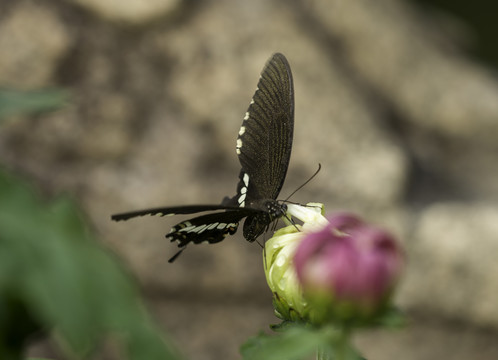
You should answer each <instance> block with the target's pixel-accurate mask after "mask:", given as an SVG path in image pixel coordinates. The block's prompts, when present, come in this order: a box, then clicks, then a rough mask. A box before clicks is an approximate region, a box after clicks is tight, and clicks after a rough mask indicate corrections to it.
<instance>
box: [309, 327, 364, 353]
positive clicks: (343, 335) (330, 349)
mask: <svg viewBox="0 0 498 360" xmlns="http://www.w3.org/2000/svg"><path fill="white" fill-rule="evenodd" d="M350 341H351V331H350V329H349V328H348V327H343V328H341V329H339V331H338V332H335V333H334V336H332V337H331V339H330V345H329V346H326V347H324V346H322V347H319V348H318V350H317V353H316V359H317V360H357V359H358V357H357V354H356V353H355V351H354V350H353V347H352V346H351V343H350Z"/></svg>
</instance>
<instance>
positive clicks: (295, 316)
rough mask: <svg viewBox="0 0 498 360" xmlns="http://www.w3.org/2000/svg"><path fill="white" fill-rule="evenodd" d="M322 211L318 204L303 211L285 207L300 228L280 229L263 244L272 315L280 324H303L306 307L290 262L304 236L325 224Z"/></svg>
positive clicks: (303, 208) (293, 226) (304, 208)
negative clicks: (271, 298) (273, 311)
mask: <svg viewBox="0 0 498 360" xmlns="http://www.w3.org/2000/svg"><path fill="white" fill-rule="evenodd" d="M322 211H323V205H322V204H308V206H306V207H305V206H300V205H294V204H289V205H288V206H287V212H288V214H289V215H291V216H294V217H296V218H298V219H300V220H302V221H303V222H304V224H303V225H302V226H300V225H289V226H287V227H285V228H282V229H280V230H278V231H277V232H275V234H274V235H273V237H272V238H271V239H269V240H268V241H266V243H265V249H264V252H263V257H264V259H263V260H264V266H265V275H266V281H267V282H268V286H269V287H270V289H271V291H272V292H273V304H274V308H275V315H276V316H277V317H279V318H281V319H282V320H288V321H302V320H307V312H308V305H307V302H306V300H305V299H304V298H303V296H302V291H301V285H300V283H299V281H298V279H297V275H296V271H295V268H294V264H293V258H294V253H295V250H296V248H297V246H298V245H299V243H300V242H301V240H302V239H303V237H304V232H305V231H311V230H310V229H315V230H316V229H320V228H322V227H323V226H325V225H326V224H327V223H328V222H327V219H326V218H325V217H324V216H323V215H322Z"/></svg>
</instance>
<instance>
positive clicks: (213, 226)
mask: <svg viewBox="0 0 498 360" xmlns="http://www.w3.org/2000/svg"><path fill="white" fill-rule="evenodd" d="M218 224H219V223H218V222H215V223H212V224H210V225H209V226H208V227H207V228H206V230H212V229H214V228H215V227H217V226H218Z"/></svg>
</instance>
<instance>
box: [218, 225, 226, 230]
mask: <svg viewBox="0 0 498 360" xmlns="http://www.w3.org/2000/svg"><path fill="white" fill-rule="evenodd" d="M226 227H227V224H225V223H220V224H219V225H218V227H217V228H218V229H220V230H221V229H224V228H226Z"/></svg>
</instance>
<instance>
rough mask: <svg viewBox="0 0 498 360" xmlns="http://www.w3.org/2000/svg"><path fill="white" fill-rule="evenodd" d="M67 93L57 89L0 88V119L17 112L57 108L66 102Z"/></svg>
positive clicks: (35, 111)
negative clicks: (21, 89) (26, 89)
mask: <svg viewBox="0 0 498 360" xmlns="http://www.w3.org/2000/svg"><path fill="white" fill-rule="evenodd" d="M67 98H68V94H67V93H66V92H65V91H62V90H58V89H43V90H31V91H18V90H9V89H1V88H0V120H2V119H4V118H6V117H8V116H12V115H17V114H23V113H38V112H43V111H49V110H54V109H57V108H59V107H61V106H63V105H64V104H65V103H66V102H67Z"/></svg>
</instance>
